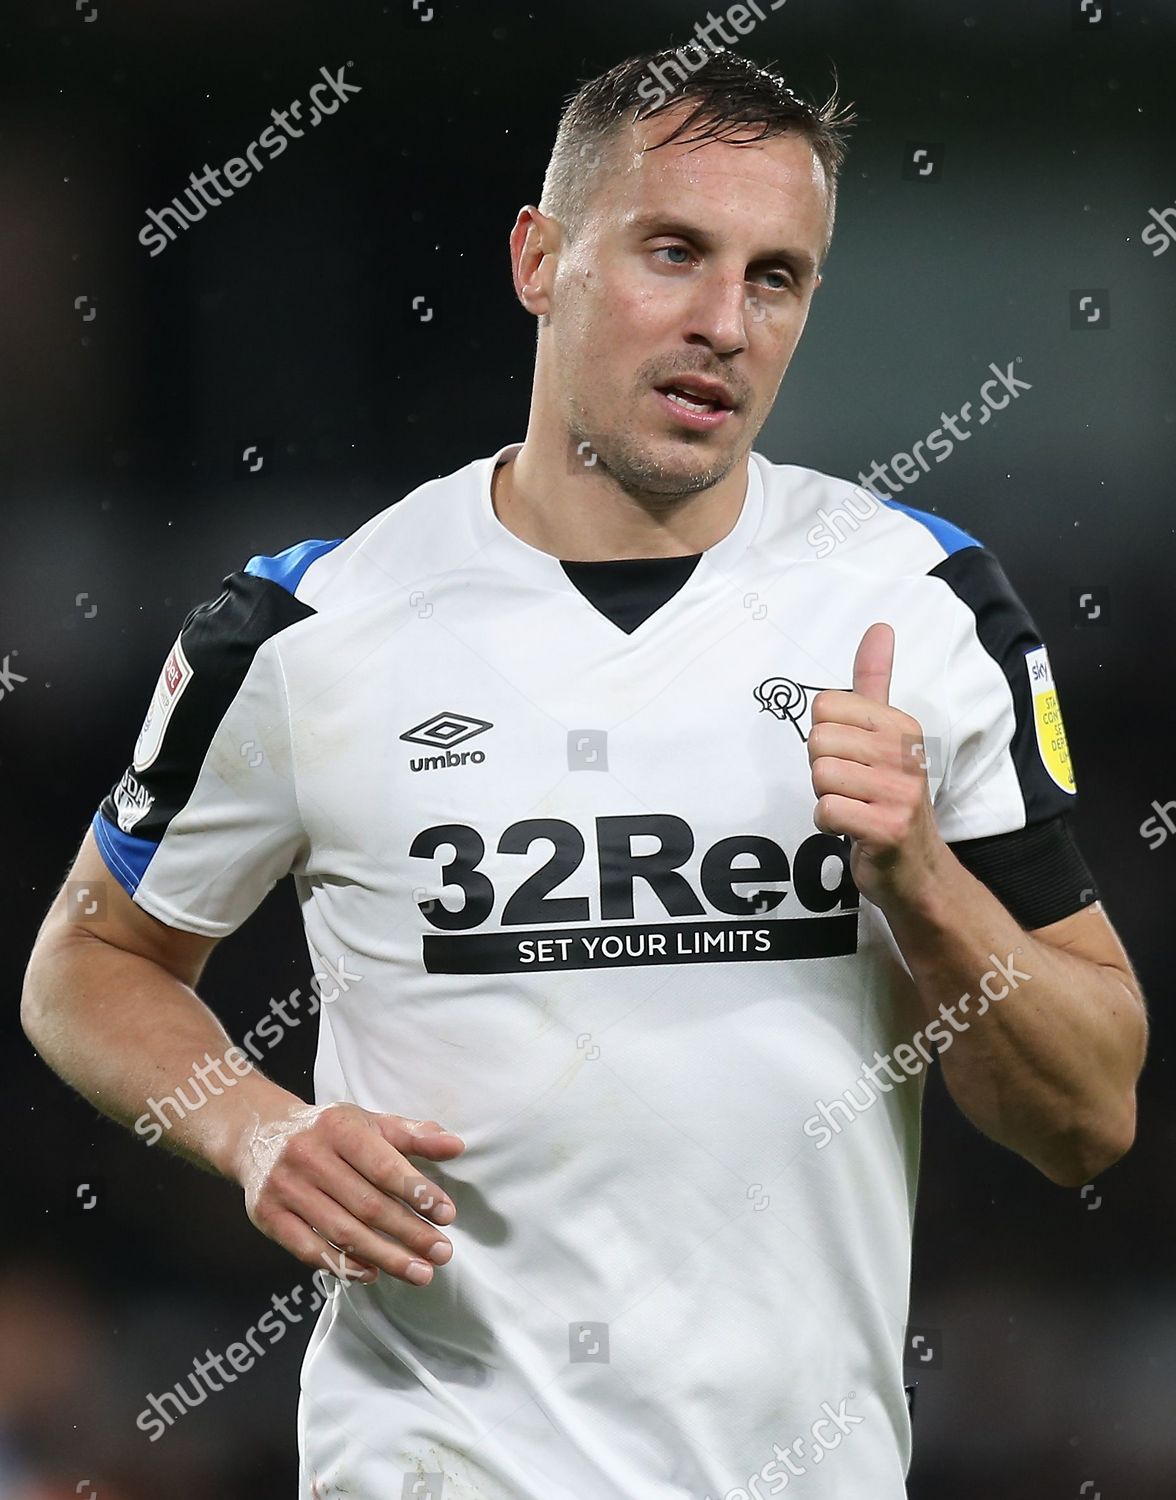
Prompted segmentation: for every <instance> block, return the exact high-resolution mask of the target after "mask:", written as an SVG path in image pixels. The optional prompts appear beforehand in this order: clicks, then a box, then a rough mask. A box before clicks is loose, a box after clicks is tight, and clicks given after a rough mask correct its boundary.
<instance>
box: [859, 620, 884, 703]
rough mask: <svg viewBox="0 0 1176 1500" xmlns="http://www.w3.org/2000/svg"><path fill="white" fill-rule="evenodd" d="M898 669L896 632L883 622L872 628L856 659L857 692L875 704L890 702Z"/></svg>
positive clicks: (865, 637)
mask: <svg viewBox="0 0 1176 1500" xmlns="http://www.w3.org/2000/svg"><path fill="white" fill-rule="evenodd" d="M893 668H894V630H893V628H892V627H891V626H889V625H886V624H884V623H883V622H882V621H879V622H878V623H877V624H874V625H871V626H870V628H869V630H867V631H866V633H865V635H864V636H862V639H861V643H860V644H859V646H858V648H857V655H856V656H855V657H854V659H853V690H854V692H855V693H860V694H861V696H862V697H863V698H871V699H873V701H874V702H875V703H887V704H888V703H889V702H890V675H891V672H892V670H893Z"/></svg>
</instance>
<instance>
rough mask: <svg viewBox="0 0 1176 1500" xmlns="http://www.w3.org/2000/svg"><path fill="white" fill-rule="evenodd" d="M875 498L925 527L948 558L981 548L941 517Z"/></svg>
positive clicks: (972, 537) (975, 541)
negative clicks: (956, 553)
mask: <svg viewBox="0 0 1176 1500" xmlns="http://www.w3.org/2000/svg"><path fill="white" fill-rule="evenodd" d="M876 498H877V499H879V500H881V501H882V504H883V505H888V506H889V507H890V509H891V510H900V511H902V513H903V515H904V516H910V518H911V520H912V521H918V522H919V523H920V524H921V525H923V526H925V527H926V528H927V530H928V531H929V532H930V533H931V535H932V536H933V537H934V538H935V540H936V541H937V542H938V543H939V545H940V546H941V547H942V548H943V550H944V551H945V552H946V553H947V555H948V557H950V556H951V554H952V553H953V552H961V551H963V549H964V548H965V547H982V546H983V545H984V543H983V542H980V541H977V539H976V538H975V537H974V536H972V535H971V533H970V532H967V531H965V530H964V529H963V528H962V527H960V526H955V525H953V524H952V523H951V522H950V521H945V520H944V519H943V517H942V516H933V515H931V514H930V512H929V511H925V510H915V509H914V508H913V507H912V506H909V505H903V504H902V503H901V502H900V501H898V500H887V499H885V498H884V497H883V496H882V495H878V496H877V497H876Z"/></svg>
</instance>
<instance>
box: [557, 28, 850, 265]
mask: <svg viewBox="0 0 1176 1500" xmlns="http://www.w3.org/2000/svg"><path fill="white" fill-rule="evenodd" d="M692 50H693V51H694V52H695V53H696V54H697V53H701V54H702V58H703V61H702V62H700V63H696V64H695V65H691V63H690V62H688V61H687V54H689V53H690V52H691V51H692ZM675 74H676V75H677V79H678V85H677V86H675V87H669V86H667V83H666V79H667V76H672V75H675ZM684 104H685V105H691V106H693V108H692V109H691V110H690V112H689V114H688V115H687V116H686V118H685V119H683V120H682V121H681V122H680V123H679V124H678V126H677V127H676V128H675V129H674V130H673V132H672V133H671V134H670V135H668V136H667V137H666V138H665V140H663V141H659V142H658V143H657V145H656V146H651V147H648V148H647V149H648V150H657V149H659V148H660V147H661V146H668V145H670V144H671V143H672V142H674V141H678V140H682V141H684V143H685V144H690V145H693V144H698V145H701V144H702V143H703V142H705V141H720V140H725V141H729V142H731V143H732V144H735V145H750V144H751V143H752V142H753V141H761V140H765V139H767V138H768V137H770V136H779V135H785V134H788V133H789V132H795V133H796V134H798V135H801V136H803V137H804V138H805V140H807V141H808V142H809V144H810V145H811V146H812V149H813V153H814V155H815V156H816V158H817V160H818V161H819V162H820V163H821V166H822V168H823V169H824V173H825V181H826V184H827V187H828V195H829V225H828V232H827V234H826V238H825V250H826V252H827V251H828V248H829V241H830V239H831V238H832V234H833V218H834V214H835V211H836V205H837V179H838V176H839V174H840V171H841V166H842V163H843V162H844V160H845V154H846V149H847V140H846V132H847V131H848V129H849V128H850V127H851V126H852V125H853V124H855V123H856V118H857V117H856V116H855V115H854V114H853V112H852V111H851V110H848V109H842V108H841V105H840V101H839V99H838V94H837V88H836V83H835V84H834V89H833V93H832V94H831V95H830V97H829V99H828V100H827V101H826V102H825V103H824V104H822V105H814V104H811V103H810V102H809V101H808V100H806V99H803V98H801V97H800V96H799V95H798V94H796V93H794V92H793V90H792V89H790V88H789V87H788V85H787V83H786V82H785V80H784V79H783V77H782V76H781V75H780V74H779V73H777V72H774V71H772V69H770V68H766V67H761V66H760V65H759V64H758V63H755V62H752V61H750V60H749V59H748V58H746V57H744V56H742V54H740V53H738V52H733V51H731V50H730V48H727V47H720V48H716V49H710V48H707V47H704V46H703V44H702V43H701V42H693V43H686V44H685V45H684V46H682V47H677V48H674V47H666V48H663V49H662V50H661V51H659V52H645V53H640V54H639V55H638V56H636V57H630V58H629V59H627V60H626V61H625V62H622V63H618V64H617V66H616V67H614V68H612V69H610V70H609V72H607V73H604V74H602V75H601V76H600V77H599V78H594V79H592V80H590V81H589V82H587V83H585V84H583V85H582V87H581V88H580V89H579V90H578V91H577V92H576V93H575V94H573V95H572V96H571V98H570V99H569V100H568V102H567V104H566V106H565V108H564V112H563V115H562V116H561V118H560V122H559V129H558V131H557V133H556V138H555V146H554V148H553V150H552V153H551V160H550V162H549V163H548V167H547V175H546V177H545V179H544V183H543V197H542V200H541V202H540V205H539V207H540V209H541V211H542V212H543V213H545V214H549V215H550V216H551V217H552V218H554V219H558V220H559V221H560V223H561V224H562V225H563V227H564V231H565V233H566V234H567V235H568V237H569V238H571V239H574V238H575V237H576V235H577V234H578V233H579V232H580V230H581V229H582V228H583V225H584V223H585V220H586V219H587V215H588V204H589V201H590V199H591V195H592V188H593V185H594V182H595V178H596V174H597V171H598V169H599V167H600V165H601V163H602V161H603V160H604V159H605V157H606V156H607V155H608V153H609V150H610V149H611V148H612V147H614V146H615V145H616V142H617V137H618V135H619V133H620V131H621V128H622V127H623V126H624V125H632V124H635V123H637V122H638V121H641V120H649V119H653V118H654V117H656V116H658V115H661V114H663V113H665V112H666V111H667V110H672V109H675V108H677V107H679V106H681V105H684ZM695 127H698V128H697V132H696V133H695V134H694V135H690V134H689V132H690V131H692V130H695ZM757 128H758V131H759V133H758V134H757V135H751V136H748V135H747V134H746V132H747V131H748V130H752V129H757Z"/></svg>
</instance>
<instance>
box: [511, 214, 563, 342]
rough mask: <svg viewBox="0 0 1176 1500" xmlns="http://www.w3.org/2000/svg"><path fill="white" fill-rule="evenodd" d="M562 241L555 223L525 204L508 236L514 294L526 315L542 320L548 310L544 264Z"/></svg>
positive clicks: (555, 220)
mask: <svg viewBox="0 0 1176 1500" xmlns="http://www.w3.org/2000/svg"><path fill="white" fill-rule="evenodd" d="M561 239H562V234H561V227H560V224H559V221H558V220H557V219H553V218H549V217H548V216H547V215H546V214H542V213H540V212H539V210H538V208H536V207H535V206H534V204H527V206H526V207H525V208H523V209H522V210H521V211H520V213H519V216H518V219H517V220H516V221H515V227H514V230H513V232H512V234H511V256H512V260H513V262H514V283H515V292H516V294H517V296H518V298H519V301H520V302H521V303H522V304H523V306H524V307H525V308H526V309H527V311H528V312H531V313H534V314H537V315H539V316H542V315H543V314H544V313H546V312H547V310H548V306H547V304H548V296H547V288H546V286H545V281H546V270H545V268H544V261H545V260H546V259H547V258H548V257H549V256H550V255H553V254H555V253H557V252H558V250H559V246H560V241H561Z"/></svg>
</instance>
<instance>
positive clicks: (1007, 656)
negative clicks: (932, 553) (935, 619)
mask: <svg viewBox="0 0 1176 1500" xmlns="http://www.w3.org/2000/svg"><path fill="white" fill-rule="evenodd" d="M931 576H932V577H937V578H940V579H942V581H943V582H944V583H945V584H947V586H948V588H949V589H950V590H951V593H952V596H953V598H952V604H953V609H952V621H953V623H952V626H951V627H950V629H949V633H948V645H947V649H946V657H945V662H944V682H943V702H944V709H945V720H946V728H947V745H946V746H945V747H944V763H943V770H944V774H943V778H942V781H941V782H940V785H939V788H938V791H937V793H936V796H935V815H936V822H937V824H938V826H939V830H940V833H941V834H942V836H943V839H944V840H945V842H947V843H952V842H955V841H962V840H971V839H980V838H988V837H991V836H992V835H995V834H1003V833H1011V832H1013V831H1015V830H1017V829H1022V828H1027V827H1031V826H1033V825H1037V824H1042V823H1046V822H1049V821H1050V820H1052V819H1056V818H1057V817H1058V816H1059V815H1060V814H1063V813H1067V812H1069V811H1070V810H1071V809H1073V808H1074V806H1075V804H1076V797H1077V788H1076V783H1075V779H1074V768H1073V764H1072V761H1071V758H1070V751H1069V747H1068V745H1067V742H1066V731H1065V726H1064V724H1063V722H1062V712H1061V706H1060V703H1059V697H1058V690H1057V685H1056V683H1055V681H1054V677H1053V669H1052V667H1051V664H1050V660H1049V653H1048V651H1047V649H1046V646H1045V643H1044V642H1043V640H1042V638H1041V635H1040V632H1039V631H1038V629H1037V626H1036V625H1035V624H1034V622H1033V619H1032V617H1031V616H1030V614H1029V612H1028V610H1027V609H1026V608H1025V606H1024V604H1023V603H1022V602H1021V600H1020V598H1019V597H1018V596H1017V594H1016V592H1015V590H1014V589H1013V587H1012V585H1011V583H1010V582H1009V580H1008V578H1007V577H1006V576H1005V573H1004V570H1003V568H1002V567H1001V565H1000V563H999V562H998V561H997V559H996V557H995V556H994V555H993V554H992V553H991V552H989V551H988V550H987V549H986V548H984V547H980V546H973V547H963V548H961V549H959V550H958V551H956V552H953V553H952V554H951V555H950V556H949V557H947V558H945V559H944V561H943V562H942V563H940V564H939V565H938V566H937V567H936V568H934V569H933V570H932V573H931Z"/></svg>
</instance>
